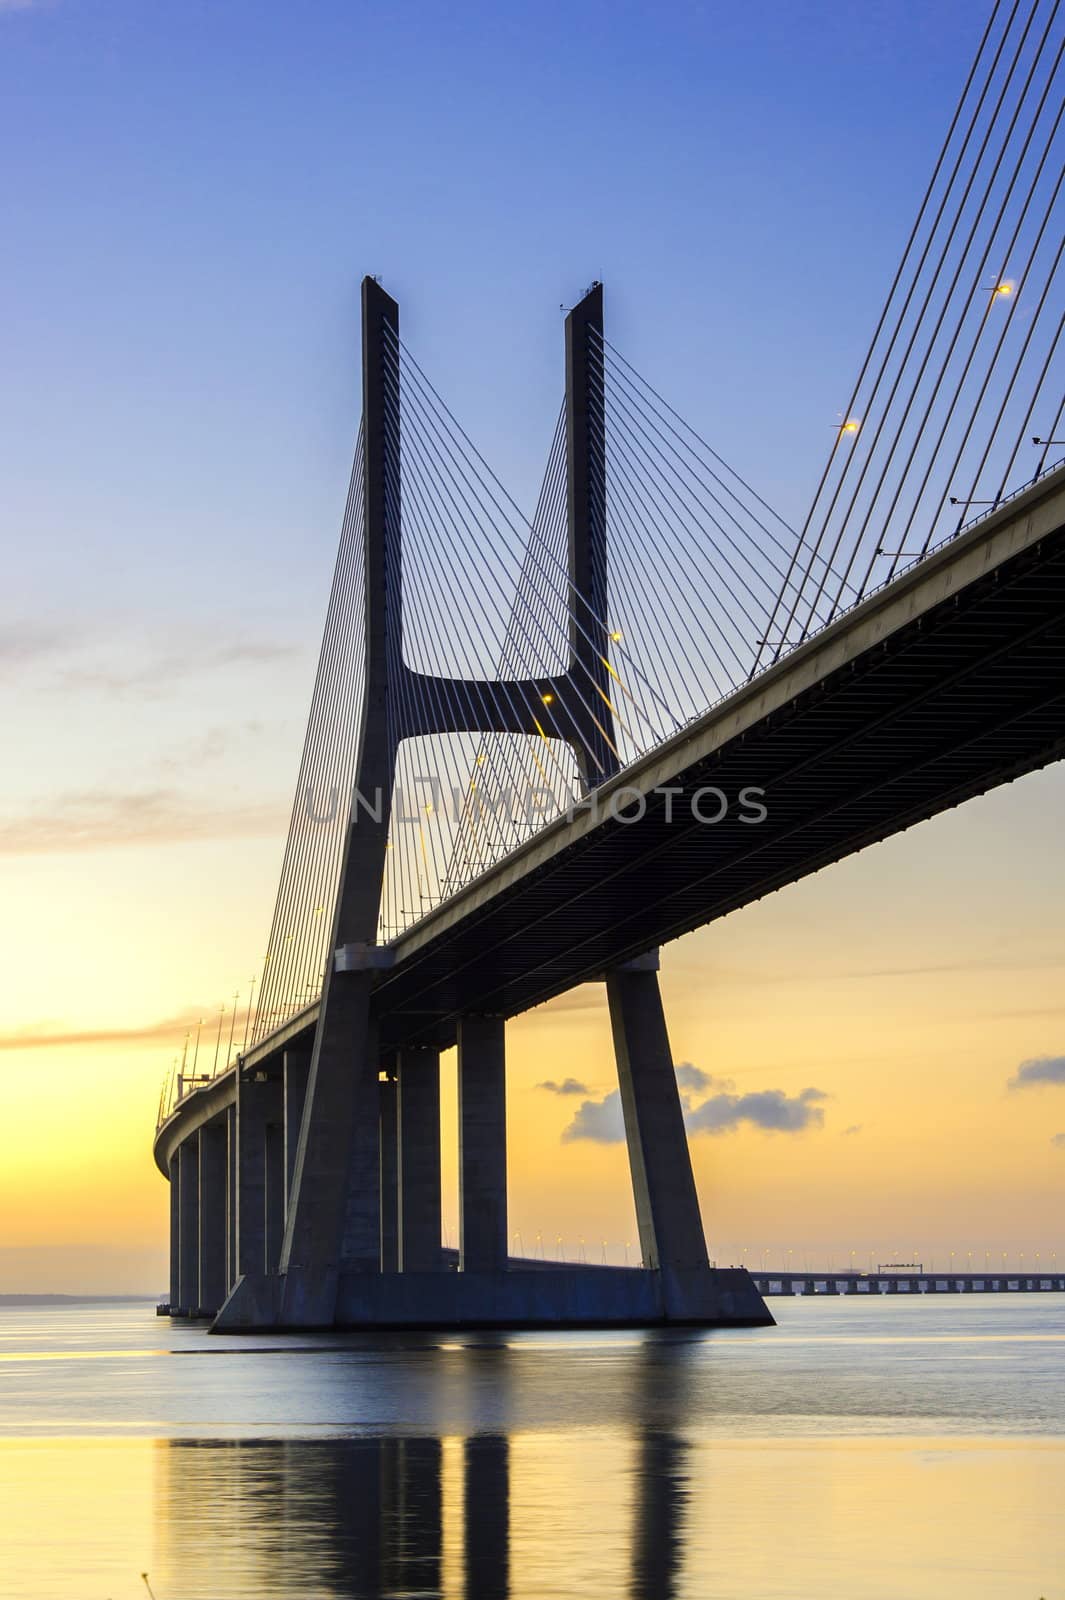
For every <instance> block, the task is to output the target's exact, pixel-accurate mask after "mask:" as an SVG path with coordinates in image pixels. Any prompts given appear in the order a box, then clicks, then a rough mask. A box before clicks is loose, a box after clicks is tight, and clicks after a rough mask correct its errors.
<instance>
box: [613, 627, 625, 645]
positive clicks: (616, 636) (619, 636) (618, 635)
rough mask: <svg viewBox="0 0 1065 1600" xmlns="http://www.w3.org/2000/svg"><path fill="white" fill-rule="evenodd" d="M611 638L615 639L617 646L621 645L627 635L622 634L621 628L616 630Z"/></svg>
mask: <svg viewBox="0 0 1065 1600" xmlns="http://www.w3.org/2000/svg"><path fill="white" fill-rule="evenodd" d="M610 637H611V638H612V639H613V641H614V643H615V644H620V643H621V641H622V639H623V638H624V637H625V635H624V634H623V633H622V631H621V629H620V628H615V629H614V632H613V633H612V634H611V635H610Z"/></svg>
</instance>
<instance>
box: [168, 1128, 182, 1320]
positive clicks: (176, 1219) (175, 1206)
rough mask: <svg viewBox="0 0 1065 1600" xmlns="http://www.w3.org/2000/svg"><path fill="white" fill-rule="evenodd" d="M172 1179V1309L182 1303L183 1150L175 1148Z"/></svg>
mask: <svg viewBox="0 0 1065 1600" xmlns="http://www.w3.org/2000/svg"><path fill="white" fill-rule="evenodd" d="M167 1175H168V1177H169V1179H170V1309H171V1311H175V1310H177V1308H178V1306H180V1304H181V1280H180V1270H181V1151H180V1149H178V1150H175V1151H174V1154H173V1155H172V1156H171V1157H170V1160H169V1161H168V1162H167Z"/></svg>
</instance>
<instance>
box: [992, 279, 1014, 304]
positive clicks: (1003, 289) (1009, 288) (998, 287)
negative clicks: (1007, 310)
mask: <svg viewBox="0 0 1065 1600" xmlns="http://www.w3.org/2000/svg"><path fill="white" fill-rule="evenodd" d="M991 293H992V294H1000V295H1002V296H1003V298H1004V299H1006V300H1008V299H1009V297H1010V295H1011V294H1012V293H1013V285H1012V283H996V284H995V287H994V288H993V289H992V291H991Z"/></svg>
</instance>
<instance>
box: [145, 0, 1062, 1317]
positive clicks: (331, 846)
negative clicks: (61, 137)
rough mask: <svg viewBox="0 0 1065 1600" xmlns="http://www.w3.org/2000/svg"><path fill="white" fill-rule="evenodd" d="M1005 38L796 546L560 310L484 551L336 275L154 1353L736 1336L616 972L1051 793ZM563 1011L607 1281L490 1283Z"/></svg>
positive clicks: (843, 416) (1056, 524)
mask: <svg viewBox="0 0 1065 1600" xmlns="http://www.w3.org/2000/svg"><path fill="white" fill-rule="evenodd" d="M1038 10H1039V7H1038V5H1037V6H1036V7H1035V8H1034V9H1033V12H1032V16H1031V17H1030V18H1029V19H1028V22H1027V26H1023V23H1022V20H1018V16H1017V8H1016V7H1015V8H1014V10H1013V12H1011V13H1010V15H1009V17H1008V18H1006V20H1005V21H1004V22H1003V21H1002V20H1001V18H1000V16H999V8H998V7H996V10H995V12H994V13H993V15H992V19H991V22H990V23H989V24H988V29H987V32H986V33H985V36H984V39H983V41H982V42H981V46H980V50H979V52H978V55H977V58H976V61H975V62H974V65H973V68H972V71H971V72H970V75H969V79H968V80H967V82H966V85H965V87H964V89H963V92H962V95H961V98H960V100H959V102H958V107H957V109H956V111H955V115H954V119H953V121H952V123H951V126H950V129H949V130H948V134H947V138H946V141H945V143H944V147H943V150H942V151H941V153H940V156H939V160H938V162H937V164H936V168H935V170H934V173H933V178H932V181H931V182H930V184H929V188H928V191H927V193H926V195H925V197H924V201H923V202H922V206H921V209H920V212H919V214H918V219H917V222H916V223H915V225H914V229H913V232H912V233H911V236H910V240H909V242H908V244H907V246H906V250H905V252H904V255H903V259H902V262H901V264H900V267H899V270H898V272H897V273H896V275H895V279H894V282H893V284H892V286H891V289H890V291H889V293H888V296H887V299H886V301H885V305H884V308H883V310H882V312H881V315H880V319H879V322H878V325H877V328H876V331H875V333H874V336H873V339H872V341H871V343H870V346H869V351H868V353H867V356H866V359H865V362H864V364H863V367H862V370H861V373H860V375H859V378H858V381H857V383H856V384H855V388H854V391H853V393H852V396H851V398H850V400H849V402H848V405H847V406H846V408H845V409H844V410H843V411H841V413H840V418H839V420H838V423H837V424H836V425H835V426H834V427H833V430H832V432H833V439H832V445H831V449H830V452H829V457H828V461H827V464H826V466H825V469H824V472H823V474H822V477H821V481H820V483H819V485H818V488H817V490H816V493H815V496H814V501H813V504H812V506H811V510H810V513H809V515H808V516H807V518H806V521H805V523H804V525H803V526H802V528H801V529H799V530H792V529H791V528H789V527H788V525H787V524H786V523H785V522H784V521H783V519H782V518H780V517H779V516H777V514H776V513H774V512H773V511H772V509H771V508H770V507H769V506H768V505H767V504H766V502H765V501H764V500H763V499H762V498H761V497H760V496H759V495H758V494H757V492H756V491H755V490H754V489H753V488H752V487H751V486H750V484H748V483H747V482H746V481H745V480H744V479H742V478H741V477H740V476H739V475H738V474H737V473H735V472H734V471H733V469H731V468H730V467H729V466H728V465H727V463H725V462H724V461H723V460H722V459H721V457H720V456H719V455H718V454H717V453H716V452H715V451H714V450H713V449H712V448H711V447H710V446H709V445H708V444H707V443H706V442H705V441H704V440H703V439H701V438H700V436H699V435H698V434H697V433H695V432H694V430H692V429H691V428H690V427H689V425H688V424H687V423H685V422H684V421H683V420H682V419H681V418H680V417H679V416H678V415H677V413H676V412H675V411H674V410H673V409H672V408H671V407H670V406H669V404H668V402H667V401H665V400H664V398H663V397H662V396H661V394H659V392H658V391H657V389H655V388H654V387H652V386H651V385H650V384H649V383H648V382H647V380H646V379H644V378H643V377H642V376H641V375H640V373H639V372H638V371H637V370H636V368H635V367H634V366H633V365H632V364H630V363H629V362H628V361H627V359H626V358H625V357H624V356H623V355H622V354H621V352H620V351H617V350H616V349H615V347H614V346H613V345H612V344H611V342H610V341H609V339H608V337H607V333H606V328H605V324H604V304H603V289H602V285H600V284H598V283H596V284H593V285H592V286H591V288H590V289H589V290H588V291H587V292H586V293H585V294H584V295H583V296H582V298H581V299H580V301H579V302H578V303H577V305H575V306H574V307H573V309H572V310H571V311H570V312H569V313H568V315H567V316H566V319H565V398H564V401H563V405H562V408H561V411H560V414H559V418H558V422H557V425H556V428H555V432H554V438H553V441H552V444H551V447H550V450H549V455H548V465H547V469H546V472H545V476H544V481H543V487H542V490H541V493H540V497H539V502H538V504H537V507H536V511H535V514H534V515H533V516H532V517H531V518H528V517H526V516H525V515H524V514H523V513H521V511H520V510H519V508H517V507H516V506H515V504H514V502H513V501H511V500H510V497H509V496H508V495H507V493H506V491H505V489H504V488H503V486H502V485H501V484H500V482H499V480H498V479H497V478H496V477H495V476H494V474H493V473H492V472H491V469H490V468H488V466H487V464H486V463H485V462H484V461H483V459H482V458H481V456H480V455H479V453H478V452H477V450H476V449H475V447H474V446H473V444H472V442H471V441H470V440H469V439H468V438H467V437H466V435H465V434H464V433H463V431H462V429H461V427H460V426H459V424H458V423H457V421H456V419H455V418H454V417H453V416H452V414H451V413H450V411H449V410H448V408H447V407H446V405H445V403H444V401H443V400H442V398H441V396H440V394H439V392H438V390H437V389H436V388H435V386H434V385H433V384H432V382H431V381H430V380H429V378H428V377H427V375H426V374H425V373H424V371H423V370H422V368H421V367H420V366H419V365H418V363H417V361H416V360H415V358H414V356H413V355H412V354H411V352H410V351H409V350H408V349H407V347H406V345H405V344H404V342H403V341H402V340H401V337H400V328H399V307H398V305H397V304H396V302H395V301H394V300H393V299H392V298H391V297H390V296H389V295H388V294H387V293H386V292H385V290H384V289H383V288H382V287H381V285H380V284H379V283H378V282H377V281H376V280H374V279H372V278H367V279H366V280H364V283H363V288H362V371H363V414H362V422H361V425H360V429H359V434H358V440H357V445H356V451H355V463H354V468H353V472H352V478H351V484H350V488H349V494H348V501H347V507H346V511H345V516H344V521H343V525H342V531H341V540H340V550H339V554H338V560H337V566H336V571H335V575H334V583H333V590H332V594H331V598H330V604H329V610H328V613H327V619H326V626H325V633H324V638H323V644H322V651H321V657H320V663H319V670H318V676H317V680H316V684H315V690H314V696H313V700H312V707H311V714H310V719H309V723H308V731H307V737H306V741H305V746H304V751H303V757H302V760H301V768H300V774H299V778H298V782H297V790H296V799H295V803H294V807H293V814H292V821H291V825H290V831H289V838H288V843H287V846H286V851H285V857H284V862H283V866H282V875H281V883H280V888H279V892H278V898H277V903H276V909H275V914H274V919H273V924H272V928H271V934H270V941H269V946H268V951H267V958H266V963H265V966H264V972H263V978H262V983H261V986H260V989H259V999H258V1007H257V1010H256V1012H255V1017H254V1025H253V1027H252V1028H251V1030H250V1037H248V1038H246V1039H245V1040H244V1042H243V1044H242V1045H241V1047H240V1048H239V1049H238V1050H237V1052H236V1055H235V1058H233V1059H230V1057H231V1055H232V1052H230V1053H229V1054H227V1056H226V1058H225V1059H224V1060H223V1061H222V1062H221V1063H220V1066H219V1064H218V1063H217V1061H216V1066H219V1070H212V1072H211V1073H210V1074H206V1073H201V1072H199V1071H198V1067H197V1064H196V1062H195V1059H194V1062H193V1064H192V1066H191V1067H190V1065H189V1062H188V1059H187V1056H186V1058H185V1059H184V1061H183V1063H182V1065H181V1068H180V1069H179V1072H178V1074H177V1078H176V1082H175V1084H174V1085H173V1087H172V1089H171V1091H170V1092H168V1094H167V1096H166V1098H165V1101H164V1104H163V1106H162V1107H161V1115H160V1122H159V1126H158V1128H157V1132H156V1138H155V1147H154V1148H155V1159H156V1162H157V1164H158V1165H159V1167H160V1170H161V1171H162V1173H163V1174H164V1175H165V1176H166V1177H167V1178H168V1179H169V1182H170V1196H171V1287H170V1302H169V1308H170V1311H171V1313H172V1314H185V1315H210V1316H212V1317H213V1318H214V1322H213V1326H214V1327H215V1329H216V1330H217V1331H219V1332H226V1331H246V1330H254V1329H256V1328H265V1327H331V1326H337V1325H341V1326H358V1327H373V1326H378V1327H380V1326H389V1327H403V1326H432V1327H442V1326H449V1325H458V1326H478V1325H480V1326H506V1325H525V1326H534V1325H537V1324H548V1325H560V1324H569V1325H581V1324H583V1325H589V1324H595V1325H603V1324H610V1323H625V1324H636V1323H654V1322H660V1321H675V1322H689V1323H699V1324H703V1325H717V1324H722V1323H729V1322H739V1323H742V1322H748V1323H752V1322H759V1321H771V1320H772V1318H771V1317H770V1314H769V1312H768V1310H767V1309H766V1306H765V1303H764V1300H763V1299H762V1296H761V1294H760V1293H759V1288H758V1287H757V1286H756V1284H755V1282H754V1280H753V1279H752V1278H751V1277H750V1275H748V1274H747V1273H746V1272H745V1271H743V1270H741V1269H720V1268H715V1267H713V1266H711V1264H710V1260H709V1255H708V1251H707V1246H706V1239H705V1234H704V1228H703V1221H702V1218H701V1215H700V1210H699V1203H698V1198H697V1195H696V1190H695V1183H694V1179H693V1175H692V1167H691V1160H690V1155H689V1151H688V1145H687V1137H686V1132H685V1127H684V1119H683V1110H682V1105H681V1101H680V1097H679V1094H678V1090H677V1084H676V1079H675V1076H674V1070H673V1061H672V1055H671V1051H670V1046H669V1038H668V1031H667V1026H666V1019H665V1016H664V1012H663V1007H662V1001H661V996H660V993H659V987H658V965H659V956H658V951H659V947H660V946H661V945H663V944H665V943H667V942H668V941H669V940H671V939H674V938H676V937H678V936H679V935H681V934H683V933H685V932H688V931H690V930H691V929H694V928H697V927H700V926H704V925H706V924H707V923H709V922H711V921H713V920H715V919H716V918H719V917H722V916H725V915H727V914H728V913H729V912H730V911H732V910H735V909H736V908H738V907H740V906H743V905H746V904H748V903H750V902H751V901H752V900H755V899H757V898H760V897H761V896H763V895H765V894H768V893H771V892H772V891H773V890H775V889H778V888H780V887H782V886H783V885H785V884H788V883H791V882H794V881H796V880H798V879H801V878H803V877H805V876H807V875H808V874H810V873H813V872H816V871H818V870H819V869H820V868H822V867H823V866H825V865H827V864H828V863H830V862H833V861H836V860H839V859H841V858H842V857H844V856H846V855H849V854H852V853H854V852H856V851H858V850H861V849H864V848H865V847H866V846H868V845H870V844H872V843H875V842H876V841H878V840H881V839H884V838H887V837H889V836H891V835H893V834H895V833H899V832H901V831H902V830H904V829H906V828H908V827H910V826H911V825H913V824H914V823H916V822H919V821H921V820H923V819H925V818H928V817H931V816H933V815H935V814H937V813H939V812H941V811H943V810H945V809H947V808H949V807H952V806H955V805H957V804H959V803H961V802H962V801H964V800H966V799H968V798H970V797H971V796H973V795H976V794H980V793H982V792H984V791H985V790H987V789H989V788H992V787H994V786H995V785H998V784H1002V783H1006V782H1009V781H1011V780H1013V779H1014V778H1016V777H1018V776H1020V775H1022V774H1023V773H1026V772H1029V771H1032V770H1034V769H1035V768H1038V767H1041V766H1044V765H1046V764H1047V763H1048V762H1051V761H1054V760H1056V759H1058V758H1059V757H1060V756H1061V755H1062V754H1063V753H1065V467H1063V466H1061V465H1058V464H1055V461H1054V459H1053V457H1052V451H1053V449H1054V446H1055V435H1059V437H1060V432H1061V428H1060V419H1061V413H1062V403H1061V394H1062V385H1061V374H1060V364H1057V365H1056V363H1057V350H1058V343H1059V339H1060V333H1061V327H1062V321H1061V317H1060V313H1059V311H1058V309H1057V305H1056V303H1055V301H1054V298H1053V291H1054V285H1055V283H1056V279H1057V274H1058V270H1059V266H1060V259H1061V248H1060V243H1059V241H1060V239H1061V237H1062V230H1061V228H1060V226H1059V227H1057V228H1054V227H1053V226H1052V218H1053V217H1054V215H1055V208H1056V206H1057V203H1058V199H1059V193H1060V184H1061V162H1060V160H1057V161H1055V159H1054V150H1055V148H1056V145H1055V141H1056V140H1057V139H1058V135H1059V128H1060V113H1058V115H1057V116H1056V119H1055V117H1054V113H1055V111H1056V110H1057V108H1058V107H1059V106H1060V103H1061V97H1060V94H1059V95H1057V96H1055V95H1054V93H1053V86H1054V84H1055V82H1056V75H1057V73H1058V70H1059V65H1060V59H1061V51H1060V49H1059V51H1058V55H1057V57H1053V55H1052V51H1051V47H1050V41H1051V38H1052V30H1051V27H1050V23H1049V22H1048V23H1047V25H1046V27H1045V29H1044V30H1043V33H1042V35H1041V36H1040V34H1039V31H1038V29H1037V28H1036V29H1035V30H1034V31H1033V19H1035V16H1036V12H1038ZM1055 174H1056V175H1057V181H1056V183H1055V182H1054V177H1055ZM1055 249H1056V251H1057V253H1056V254H1055V253H1054V252H1055ZM989 263H991V264H992V265H991V266H989ZM1033 438H1034V441H1035V442H1034V445H1033V444H1031V443H1030V441H1031V440H1032V439H1033ZM1031 450H1034V451H1035V452H1036V453H1035V455H1034V457H1033V456H1028V457H1027V458H1026V456H1025V452H1026V451H1031ZM1022 462H1024V463H1025V464H1024V465H1023V466H1022ZM955 491H957V492H955ZM587 982H602V983H603V984H604V985H605V989H606V995H607V1000H608V1005H609V1012H610V1019H611V1029H612V1035H613V1041H614V1049H615V1056H616V1061H617V1069H618V1081H619V1087H620V1091H621V1102H622V1108H623V1112H624V1123H625V1136H626V1142H627V1148H628V1154H629V1162H630V1169H631V1175H632V1183H633V1193H634V1199H635V1206H636V1215H637V1223H638V1228H639V1238H640V1250H641V1265H640V1266H639V1267H638V1268H610V1267H605V1266H604V1267H587V1266H581V1267H577V1266H569V1267H567V1266H563V1265H554V1264H546V1263H542V1262H531V1261H518V1260H515V1259H513V1258H511V1257H510V1256H509V1254H508V1226H507V1193H506V1139H507V1126H506V1093H505V1079H506V1024H507V1021H508V1019H510V1018H512V1017H514V1016H516V1015H518V1014H520V1013H521V1012H523V1011H526V1010H527V1009H529V1008H530V1007H532V1006H535V1005H538V1004H541V1003H542V1002H544V1001H546V1000H549V999H551V998H552V997H554V996H557V995H560V994H563V993H565V992H566V991H567V990H569V989H570V988H572V987H573V986H574V985H577V984H580V983H587ZM219 1037H221V1035H219ZM451 1047H455V1048H456V1049H457V1057H458V1084H459V1184H460V1193H459V1211H460V1240H459V1248H458V1251H457V1253H455V1254H452V1253H451V1252H449V1251H445V1250H444V1249H443V1247H442V1243H441V1200H440V1165H441V1158H440V1116H439V1095H440V1053H441V1051H443V1050H445V1049H449V1048H451ZM216 1054H217V1053H216Z"/></svg>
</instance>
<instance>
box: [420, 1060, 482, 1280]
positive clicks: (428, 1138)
mask: <svg viewBox="0 0 1065 1600" xmlns="http://www.w3.org/2000/svg"><path fill="white" fill-rule="evenodd" d="M396 1112H397V1130H398V1152H399V1170H398V1195H399V1260H398V1267H399V1270H400V1272H435V1271H438V1270H439V1268H440V1266H441V1257H440V1226H441V1218H440V1052H439V1051H438V1050H404V1051H402V1052H401V1053H400V1056H399V1060H398V1076H397V1080H396ZM503 1178H504V1183H505V1182H506V1172H505V1170H504V1174H503ZM503 1227H504V1250H505V1246H506V1232H505V1229H506V1212H505V1199H504V1220H503Z"/></svg>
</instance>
